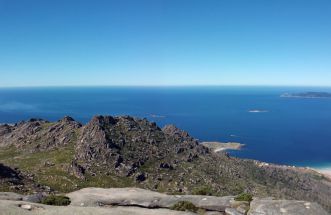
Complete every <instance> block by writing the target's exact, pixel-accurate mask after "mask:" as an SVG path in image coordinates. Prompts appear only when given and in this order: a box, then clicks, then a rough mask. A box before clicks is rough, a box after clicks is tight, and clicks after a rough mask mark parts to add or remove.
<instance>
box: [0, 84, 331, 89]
mask: <svg viewBox="0 0 331 215" xmlns="http://www.w3.org/2000/svg"><path fill="white" fill-rule="evenodd" d="M81 87H85V88H98V87H100V88H102V87H119V88H121V87H137V88H139V87H141V88H154V87H156V88H168V87H169V88H172V87H316V88H331V85H281V84H279V85H278V84H277V85H276V84H275V85H259V84H256V85H253V84H192V85H186V84H183V85H21V86H18V85H13V86H0V89H4V88H81Z"/></svg>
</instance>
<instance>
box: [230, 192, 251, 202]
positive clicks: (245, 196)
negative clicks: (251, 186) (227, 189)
mask: <svg viewBox="0 0 331 215" xmlns="http://www.w3.org/2000/svg"><path fill="white" fill-rule="evenodd" d="M234 200H236V201H246V202H250V201H252V200H253V196H252V195H251V194H249V193H242V194H239V195H238V196H236V197H235V198H234Z"/></svg>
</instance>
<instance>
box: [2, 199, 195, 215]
mask: <svg viewBox="0 0 331 215" xmlns="http://www.w3.org/2000/svg"><path fill="white" fill-rule="evenodd" d="M0 214H1V215H8V214H13V215H14V214H15V215H26V214H31V215H59V214H61V215H67V214H72V215H75V214H77V215H78V214H79V215H193V214H192V213H189V212H181V211H172V210H168V209H147V208H139V207H107V208H102V207H78V206H50V205H42V204H36V203H31V202H24V201H9V200H0Z"/></svg>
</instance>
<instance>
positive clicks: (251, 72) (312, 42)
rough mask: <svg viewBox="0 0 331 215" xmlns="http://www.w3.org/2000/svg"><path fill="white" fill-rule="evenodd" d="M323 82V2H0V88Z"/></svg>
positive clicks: (330, 20)
mask: <svg viewBox="0 0 331 215" xmlns="http://www.w3.org/2000/svg"><path fill="white" fill-rule="evenodd" d="M61 85H65V86H69V85H73V86H77V85H315V86H331V1H330V0H309V1H308V0H200V1H196V0H166V1H165V0H164V1H163V0H139V1H137V0H104V1H103V0H56V1H55V0H54V1H45V0H29V1H25V0H0V86H61Z"/></svg>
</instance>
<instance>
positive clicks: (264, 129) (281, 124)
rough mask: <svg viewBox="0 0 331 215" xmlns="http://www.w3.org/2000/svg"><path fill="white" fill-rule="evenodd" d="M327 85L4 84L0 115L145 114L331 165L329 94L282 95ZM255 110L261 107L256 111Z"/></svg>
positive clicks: (84, 117)
mask: <svg viewBox="0 0 331 215" xmlns="http://www.w3.org/2000/svg"><path fill="white" fill-rule="evenodd" d="M308 90H315V91H327V92H330V91H331V89H322V88H316V89H312V88H285V87H282V88H276V87H168V88H167V87H158V88H156V87H155V88H153V87H145V88H144V87H88V88H84V87H80V88H79V87H75V88H2V89H0V122H1V123H15V122H18V121H21V120H27V119H29V118H43V119H47V120H50V121H54V120H58V119H60V118H62V117H63V116H65V115H70V116H72V117H74V118H75V119H76V120H78V121H80V122H82V123H86V122H88V121H89V120H90V118H91V117H92V116H93V115H96V114H103V115H133V116H137V117H146V118H148V119H149V120H151V121H155V122H157V123H158V125H159V126H160V127H161V126H163V125H165V124H175V125H176V126H177V127H179V128H182V129H184V130H187V131H188V132H189V133H190V134H191V135H192V136H193V137H196V138H198V139H200V140H203V141H236V142H240V143H243V144H246V147H245V148H244V149H243V150H241V151H232V152H230V153H231V154H232V155H234V156H238V157H242V158H252V159H257V160H261V161H266V162H273V163H279V164H288V165H299V166H311V167H321V166H327V165H329V164H331V99H327V98H321V99H304V98H282V97H280V94H282V93H285V92H304V91H308ZM250 110H261V112H257V113H252V112H249V111H250Z"/></svg>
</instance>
